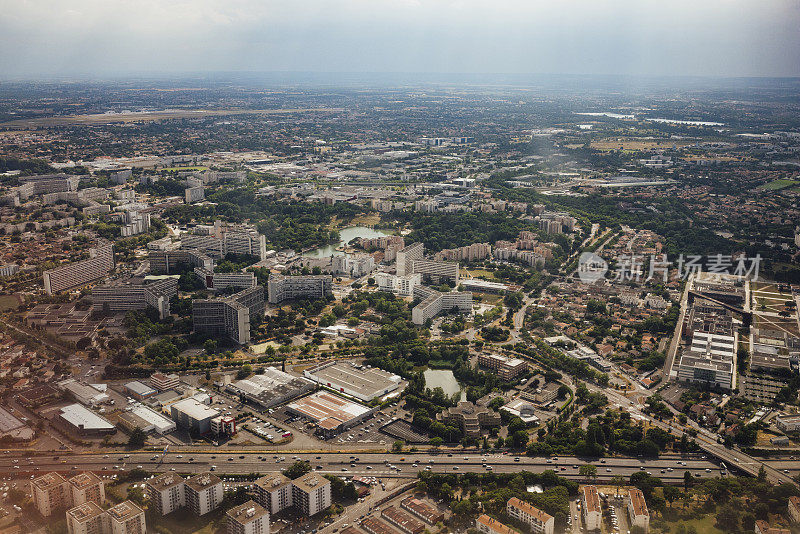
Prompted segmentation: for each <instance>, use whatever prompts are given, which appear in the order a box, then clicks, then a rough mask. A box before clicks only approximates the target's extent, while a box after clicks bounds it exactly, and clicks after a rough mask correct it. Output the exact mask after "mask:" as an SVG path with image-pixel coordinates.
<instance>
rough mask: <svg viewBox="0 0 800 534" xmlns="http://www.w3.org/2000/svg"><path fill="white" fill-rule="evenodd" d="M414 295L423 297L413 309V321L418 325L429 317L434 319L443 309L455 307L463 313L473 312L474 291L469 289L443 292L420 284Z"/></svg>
mask: <svg viewBox="0 0 800 534" xmlns="http://www.w3.org/2000/svg"><path fill="white" fill-rule="evenodd" d="M414 296H415V297H420V298H422V299H423V300H422V302H420V303H419V304H417V305H416V306H414V308H413V309H412V310H411V321H412V322H413V323H414V324H416V325H421V324H425V321H427V320H428V319H433V318H434V317H436V316H437V315H439V314H440V313H442V312H443V311H446V310H447V311H449V310H452V309H453V308H456V309H458V311H459V312H461V313H467V314H468V313H471V312H472V293H470V292H468V291H450V292H448V293H441V292H439V291H436V290H434V289H430V288H428V287H424V286H418V287H416V288H415V289H414Z"/></svg>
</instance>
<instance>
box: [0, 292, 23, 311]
mask: <svg viewBox="0 0 800 534" xmlns="http://www.w3.org/2000/svg"><path fill="white" fill-rule="evenodd" d="M17 306H19V300H18V299H17V297H16V296H15V295H0V311H6V310H11V309H14V308H16V307H17Z"/></svg>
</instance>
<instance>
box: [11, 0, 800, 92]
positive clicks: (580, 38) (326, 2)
mask: <svg viewBox="0 0 800 534" xmlns="http://www.w3.org/2000/svg"><path fill="white" fill-rule="evenodd" d="M203 71H206V72H213V71H305V72H309V71H310V72H433V73H438V72H442V73H564V74H632V75H669V76H672V75H712V76H799V75H800V0H547V1H544V0H281V1H276V0H0V77H4V78H18V77H50V76H72V75H114V74H125V73H134V72H136V73H143V72H155V73H176V74H180V73H183V72H203Z"/></svg>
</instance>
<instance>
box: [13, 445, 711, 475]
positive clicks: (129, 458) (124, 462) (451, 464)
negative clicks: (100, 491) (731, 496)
mask: <svg viewBox="0 0 800 534" xmlns="http://www.w3.org/2000/svg"><path fill="white" fill-rule="evenodd" d="M295 459H301V460H306V461H308V462H309V463H310V464H311V467H312V468H313V469H314V470H315V471H317V472H319V473H322V474H337V475H342V476H358V475H363V476H375V477H378V478H413V477H415V476H416V475H417V472H419V471H422V470H427V471H432V472H437V473H467V472H478V473H485V472H495V473H513V472H519V471H522V470H525V471H530V472H542V471H545V470H548V469H552V470H555V471H556V472H557V473H558V474H559V475H560V476H563V477H567V478H571V479H576V480H577V479H581V478H582V477H581V476H580V475H579V472H578V470H579V468H580V466H581V465H583V464H585V463H587V461H586V460H585V459H579V458H575V457H557V458H531V457H527V456H518V457H517V456H513V455H504V454H497V453H487V454H481V453H475V452H468V453H467V452H459V453H452V455H451V454H450V453H440V454H430V453H414V454H409V453H405V454H402V453H401V454H386V453H382V454H378V453H358V452H355V453H299V454H291V455H286V454H285V453H284V454H275V453H274V451H264V452H262V453H254V452H246V453H245V452H221V451H220V452H214V453H212V452H208V451H204V452H190V451H185V452H169V453H167V454H166V455H163V454H162V453H154V452H133V453H124V452H116V453H111V452H109V453H91V454H70V455H59V454H53V455H38V456H26V455H25V453H21V454H20V453H16V454H6V455H2V456H0V473H4V474H6V475H11V476H14V477H15V478H21V477H24V476H30V475H38V474H42V473H46V472H48V471H61V472H70V471H75V472H76V473H77V472H80V471H94V472H96V473H98V474H108V475H111V474H116V473H120V472H123V471H130V470H132V469H136V468H138V467H140V466H141V468H142V469H144V470H146V471H148V472H151V473H161V472H167V471H175V472H177V473H185V474H190V473H200V472H204V471H214V472H216V473H217V474H219V475H224V474H234V473H236V474H249V473H268V472H274V471H278V470H281V469H284V468H286V467H288V466H289V465H291V464H292V463H293V462H294V461H295ZM591 463H592V464H593V465H595V466H596V467H597V480H598V481H608V480H611V479H612V478H613V477H614V476H617V475H620V476H623V477H625V478H626V479H628V478H629V477H630V476H631V475H632V474H633V473H636V472H638V471H647V472H649V473H651V474H652V475H653V476H657V477H659V478H662V479H664V480H665V481H680V480H683V476H684V472H685V471H689V472H691V473H692V474H693V475H697V476H718V475H719V474H720V469H719V466H718V465H716V464H715V463H713V462H711V461H709V460H706V459H703V458H699V457H696V456H694V457H686V458H681V457H679V456H669V457H663V458H660V459H655V460H644V459H639V458H605V459H601V460H595V461H593V462H591Z"/></svg>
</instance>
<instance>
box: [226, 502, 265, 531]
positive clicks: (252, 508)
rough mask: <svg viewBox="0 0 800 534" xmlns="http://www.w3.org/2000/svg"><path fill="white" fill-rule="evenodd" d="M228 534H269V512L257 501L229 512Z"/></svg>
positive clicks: (236, 507)
mask: <svg viewBox="0 0 800 534" xmlns="http://www.w3.org/2000/svg"><path fill="white" fill-rule="evenodd" d="M226 516H227V518H228V525H227V528H228V534H269V512H268V511H266V510H265V509H264V508H263V507H261V505H259V504H258V503H257V502H255V501H247V502H246V503H243V504H240V505H239V506H235V507H234V508H231V509H230V510H228V512H227V514H226Z"/></svg>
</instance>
